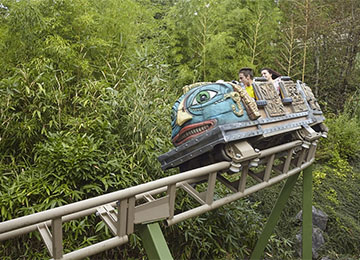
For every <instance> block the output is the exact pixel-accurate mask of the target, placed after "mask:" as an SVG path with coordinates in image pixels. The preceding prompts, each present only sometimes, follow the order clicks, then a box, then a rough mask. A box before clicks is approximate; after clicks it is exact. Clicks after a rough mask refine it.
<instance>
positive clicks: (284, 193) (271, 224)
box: [250, 173, 300, 260]
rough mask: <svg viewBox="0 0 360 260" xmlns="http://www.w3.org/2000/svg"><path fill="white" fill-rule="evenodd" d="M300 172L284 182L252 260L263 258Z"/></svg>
mask: <svg viewBox="0 0 360 260" xmlns="http://www.w3.org/2000/svg"><path fill="white" fill-rule="evenodd" d="M299 174H300V173H297V174H294V175H292V176H290V177H289V178H287V180H286V182H285V184H284V187H283V188H282V190H281V193H280V195H279V197H278V199H277V201H276V203H275V205H274V208H273V209H272V211H271V214H270V216H269V218H268V221H267V223H266V225H265V227H264V230H263V232H262V234H261V235H260V237H259V240H258V241H257V243H256V245H255V248H254V251H253V253H252V254H251V257H250V259H251V260H259V259H261V256H262V255H263V253H264V249H265V246H266V245H267V243H268V240H269V238H270V236H271V234H272V233H273V231H274V228H275V226H276V224H277V222H278V220H279V217H280V214H281V212H282V210H283V209H284V207H285V204H286V202H287V200H288V198H289V196H290V193H291V191H292V189H293V187H294V185H295V183H296V180H297V179H298V177H299Z"/></svg>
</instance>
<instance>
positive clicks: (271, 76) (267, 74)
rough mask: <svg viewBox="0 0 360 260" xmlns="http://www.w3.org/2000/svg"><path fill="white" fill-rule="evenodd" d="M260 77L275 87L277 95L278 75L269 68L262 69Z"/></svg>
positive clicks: (278, 88) (278, 91)
mask: <svg viewBox="0 0 360 260" xmlns="http://www.w3.org/2000/svg"><path fill="white" fill-rule="evenodd" d="M261 75H262V76H263V77H264V78H265V79H266V80H267V81H268V82H269V83H271V84H273V86H274V87H275V89H276V91H277V93H278V94H280V84H279V83H280V76H281V75H280V73H278V72H276V71H274V70H272V69H270V68H262V69H261Z"/></svg>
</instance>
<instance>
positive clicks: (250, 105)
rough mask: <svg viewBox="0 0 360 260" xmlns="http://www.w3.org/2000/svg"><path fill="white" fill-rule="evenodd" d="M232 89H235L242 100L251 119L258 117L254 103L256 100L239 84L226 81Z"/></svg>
mask: <svg viewBox="0 0 360 260" xmlns="http://www.w3.org/2000/svg"><path fill="white" fill-rule="evenodd" d="M228 83H229V84H230V85H231V86H232V87H233V89H234V90H235V91H236V93H239V94H240V97H241V100H242V101H243V104H244V106H245V109H246V112H247V114H248V116H249V118H250V119H251V120H255V119H258V118H259V117H260V112H259V109H258V107H257V105H256V102H255V100H254V99H252V98H251V97H250V96H249V95H248V94H247V92H246V90H245V89H243V88H242V87H241V86H239V85H236V84H234V83H232V82H228Z"/></svg>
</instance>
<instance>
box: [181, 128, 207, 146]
mask: <svg viewBox="0 0 360 260" xmlns="http://www.w3.org/2000/svg"><path fill="white" fill-rule="evenodd" d="M209 128H210V125H203V126H200V127H197V128H193V129H191V130H189V131H186V132H185V133H183V134H182V135H181V136H180V138H179V141H178V143H179V142H181V141H182V140H184V139H186V138H187V137H189V136H191V135H194V134H198V133H201V132H204V131H205V130H207V129H209Z"/></svg>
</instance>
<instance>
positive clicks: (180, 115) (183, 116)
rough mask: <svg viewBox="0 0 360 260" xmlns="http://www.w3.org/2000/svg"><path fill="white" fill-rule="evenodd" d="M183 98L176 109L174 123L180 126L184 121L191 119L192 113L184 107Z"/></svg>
mask: <svg viewBox="0 0 360 260" xmlns="http://www.w3.org/2000/svg"><path fill="white" fill-rule="evenodd" d="M184 103H185V99H183V100H182V101H181V103H180V105H179V108H178V111H177V118H176V124H177V125H179V126H182V125H183V124H184V123H185V122H187V121H189V120H191V119H192V115H190V114H189V113H188V112H187V111H186V109H185V107H184Z"/></svg>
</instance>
